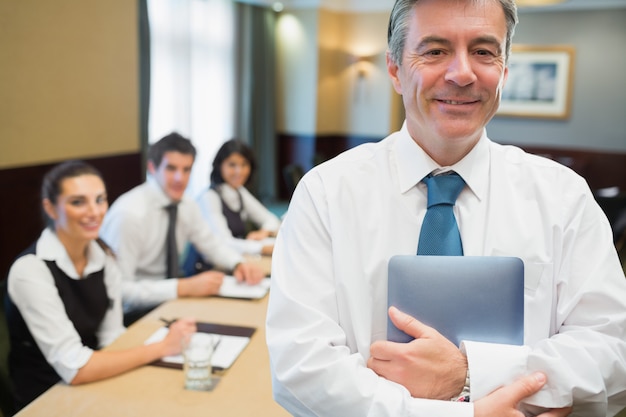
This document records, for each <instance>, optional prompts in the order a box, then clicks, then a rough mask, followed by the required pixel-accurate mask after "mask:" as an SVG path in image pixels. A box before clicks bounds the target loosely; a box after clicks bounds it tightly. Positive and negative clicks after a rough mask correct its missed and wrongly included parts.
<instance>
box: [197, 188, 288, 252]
mask: <svg viewBox="0 0 626 417" xmlns="http://www.w3.org/2000/svg"><path fill="white" fill-rule="evenodd" d="M218 187H219V191H220V193H221V194H222V197H223V198H224V202H225V203H226V205H227V206H228V208H230V209H231V210H233V211H239V210H240V209H241V218H242V220H243V221H244V222H245V221H248V220H249V221H251V222H252V223H253V224H254V225H255V226H257V227H258V228H259V229H263V230H269V231H276V230H278V228H279V227H280V220H279V219H278V217H276V216H275V215H274V214H273V213H272V212H271V211H269V210H268V209H267V208H265V206H263V204H261V202H260V201H259V200H257V199H256V198H255V197H254V196H253V195H252V194H251V193H250V192H249V191H248V190H247V189H246V188H245V187H239V189H234V188H233V187H231V186H230V185H228V184H226V183H223V184H220V185H218ZM238 191H239V192H238ZM240 194H241V201H240V200H239V195H240ZM242 203H243V208H242V207H241V205H242ZM198 204H199V205H200V210H201V211H202V215H203V216H204V218H205V219H206V220H207V221H208V222H209V225H210V226H211V230H213V233H215V234H216V235H218V236H220V237H222V238H223V239H224V240H226V241H227V242H228V244H229V245H230V246H231V247H232V248H233V249H235V250H236V251H238V252H239V253H242V254H251V255H259V254H260V253H261V250H262V249H263V246H265V245H267V244H272V243H274V239H273V238H270V239H266V240H252V239H238V238H236V237H234V236H233V234H232V232H231V231H230V228H229V227H228V222H227V220H226V216H224V213H223V211H222V200H221V199H220V195H219V193H218V192H217V191H216V190H213V189H211V188H209V189H208V190H206V191H205V192H203V193H202V194H200V196H199V197H198Z"/></svg>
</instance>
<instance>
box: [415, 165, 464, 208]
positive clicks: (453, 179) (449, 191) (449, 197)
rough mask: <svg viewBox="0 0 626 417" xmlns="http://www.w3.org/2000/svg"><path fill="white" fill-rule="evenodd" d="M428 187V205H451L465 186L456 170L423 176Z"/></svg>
mask: <svg viewBox="0 0 626 417" xmlns="http://www.w3.org/2000/svg"><path fill="white" fill-rule="evenodd" d="M423 181H424V183H425V184H426V186H427V187H428V207H431V206H436V205H438V204H447V205H451V206H453V205H454V203H455V201H456V199H457V197H458V196H459V194H460V193H461V190H463V187H465V181H463V178H461V176H460V175H459V174H457V173H456V172H452V173H450V174H443V175H428V176H427V177H426V178H424V180H423Z"/></svg>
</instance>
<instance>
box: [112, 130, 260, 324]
mask: <svg viewBox="0 0 626 417" xmlns="http://www.w3.org/2000/svg"><path fill="white" fill-rule="evenodd" d="M195 155H196V150H195V148H194V146H193V144H192V143H191V142H190V141H189V140H188V139H186V138H184V137H182V136H181V135H179V134H177V133H172V134H169V135H167V136H165V137H164V138H162V139H161V140H159V141H158V142H156V143H154V144H152V145H151V146H150V149H149V151H148V173H149V176H148V179H147V181H146V182H145V183H143V184H141V185H139V186H137V187H135V188H133V189H132V190H130V191H128V192H126V193H124V194H123V195H121V196H120V197H119V198H118V199H117V200H116V201H115V202H114V203H113V204H112V206H111V208H110V209H109V211H108V213H107V215H106V217H105V220H104V224H103V227H102V232H101V236H102V238H103V240H104V241H106V242H107V243H108V244H109V245H110V246H111V247H112V248H113V250H114V252H115V254H116V257H117V259H118V262H119V265H120V268H121V270H122V273H123V277H124V282H123V284H122V295H123V303H124V312H125V314H126V316H127V317H126V318H127V320H126V322H127V323H128V322H129V321H132V319H134V318H137V317H136V316H137V314H141V313H143V312H145V311H146V310H147V309H150V308H152V307H154V306H156V305H157V304H159V303H161V302H163V301H166V300H170V299H174V298H177V297H201V296H209V295H214V294H217V293H218V291H219V288H220V286H221V284H222V281H223V278H224V272H222V271H229V272H232V274H233V275H234V276H235V277H236V278H237V279H239V280H240V281H245V282H247V283H250V284H256V283H258V282H259V281H260V280H261V279H262V278H263V276H264V274H263V271H262V270H261V269H260V268H259V267H258V266H256V265H254V264H251V263H246V262H244V260H243V258H242V257H241V255H240V254H238V253H237V252H235V251H234V250H232V249H230V248H229V246H228V245H226V244H225V243H224V242H223V241H222V240H221V239H220V238H218V237H216V236H215V235H213V234H212V232H211V230H210V227H209V225H208V224H207V223H206V222H205V221H204V219H203V217H202V214H201V212H200V208H199V207H198V205H197V203H196V202H195V201H194V200H193V199H190V198H188V197H186V196H185V195H184V192H185V189H186V188H187V184H188V182H189V176H190V174H191V168H192V166H193V162H194V159H195ZM172 203H175V204H176V205H177V212H178V213H177V218H176V228H175V233H176V244H177V249H178V254H180V255H181V258H182V254H183V252H184V250H185V248H186V247H187V245H188V243H189V242H191V243H193V245H194V246H195V247H196V248H197V249H198V251H199V252H200V253H201V254H202V255H203V256H204V257H205V258H206V259H207V260H209V261H210V262H212V263H213V264H214V265H215V266H216V268H218V269H219V270H212V271H205V272H202V273H199V274H197V275H194V276H191V277H188V278H184V279H181V277H180V275H175V276H168V274H167V272H166V271H167V269H166V265H167V262H166V257H167V253H166V236H167V231H168V224H169V217H168V212H167V210H166V207H167V206H169V205H170V204H172ZM166 278H174V279H166Z"/></svg>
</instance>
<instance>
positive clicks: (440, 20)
mask: <svg viewBox="0 0 626 417" xmlns="http://www.w3.org/2000/svg"><path fill="white" fill-rule="evenodd" d="M409 19H410V21H409V30H408V34H407V38H406V43H405V46H404V51H403V54H402V64H401V65H397V64H396V63H394V62H392V60H391V59H390V57H389V55H388V56H387V68H388V72H389V75H390V76H391V79H392V82H393V85H394V88H395V90H396V91H397V92H398V93H399V94H402V96H403V101H404V107H405V110H406V118H407V127H408V130H409V133H410V134H411V137H412V138H413V139H414V140H415V141H416V142H417V143H418V144H419V145H420V146H421V147H422V148H423V149H424V150H425V151H426V152H427V153H428V154H429V155H430V156H431V157H432V158H433V159H434V160H435V161H437V162H438V163H440V164H441V165H451V164H453V163H455V162H458V160H460V159H461V158H462V157H463V156H465V155H466V154H467V153H468V152H469V151H470V150H471V149H472V147H473V146H474V145H475V144H476V142H478V140H479V139H480V136H481V134H482V131H483V128H484V127H485V126H486V125H487V123H488V122H489V120H490V119H491V118H492V117H493V115H494V114H495V112H496V110H497V108H498V105H499V102H500V95H501V91H502V87H503V86H504V81H505V80H506V76H507V68H506V66H505V60H506V56H505V53H506V34H507V27H506V21H505V17H504V12H503V10H502V8H501V6H500V5H499V3H498V2H496V1H484V2H470V1H466V2H463V1H458V0H420V1H419V2H418V3H416V5H415V6H414V8H413V11H412V13H411V15H410V17H409Z"/></svg>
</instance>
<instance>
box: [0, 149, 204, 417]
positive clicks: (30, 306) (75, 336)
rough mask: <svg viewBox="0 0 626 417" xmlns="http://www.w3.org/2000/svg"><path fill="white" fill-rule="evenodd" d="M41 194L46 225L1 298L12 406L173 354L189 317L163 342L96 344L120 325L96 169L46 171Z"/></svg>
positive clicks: (74, 164)
mask: <svg viewBox="0 0 626 417" xmlns="http://www.w3.org/2000/svg"><path fill="white" fill-rule="evenodd" d="M41 200H42V205H43V210H44V213H45V215H46V216H47V219H48V227H46V228H45V229H44V231H43V232H42V233H41V236H40V237H39V239H38V240H37V241H36V242H35V243H34V244H33V245H31V246H30V247H29V248H28V249H26V250H25V251H24V252H23V253H22V254H20V255H19V256H18V258H17V259H16V261H15V262H14V263H13V265H12V266H11V269H10V271H9V275H8V281H7V285H8V287H7V290H8V292H7V298H6V300H5V309H6V318H7V324H8V327H9V334H10V342H11V350H10V353H9V373H10V376H11V381H12V385H13V399H14V406H15V408H16V409H17V410H19V409H21V408H23V407H24V406H26V405H27V404H28V403H29V402H31V401H32V400H34V399H35V398H36V397H37V396H39V395H40V394H41V393H43V392H44V391H45V390H47V389H48V388H50V387H51V386H52V385H54V384H55V383H57V382H58V381H60V380H63V381H64V382H66V383H68V384H72V385H77V384H82V383H86V382H91V381H96V380H100V379H104V378H108V377H111V376H114V375H118V374H121V373H123V372H126V371H128V370H131V369H133V368H137V367H139V366H141V365H145V364H148V363H150V362H153V361H155V360H157V359H159V358H161V357H163V356H168V355H174V354H178V353H180V351H181V342H182V339H183V337H184V336H185V335H187V334H189V333H192V332H194V331H195V327H196V326H195V323H194V321H193V320H192V319H183V320H179V321H178V322H176V323H174V324H173V325H172V326H171V327H170V332H169V334H168V336H167V337H166V338H165V339H164V340H163V341H161V342H157V343H153V344H150V345H141V346H137V347H135V348H131V349H126V350H119V351H101V350H99V349H100V348H102V347H104V346H107V345H108V344H110V343H111V342H113V341H114V340H115V339H116V338H117V337H118V336H119V335H120V334H121V333H123V332H124V330H125V328H124V326H123V324H122V304H121V290H120V285H121V274H120V272H119V270H118V268H117V265H116V262H115V258H114V257H113V255H112V253H111V251H110V250H109V249H108V247H107V246H106V245H105V244H104V243H103V242H102V241H101V240H100V239H99V238H98V232H99V230H100V225H101V223H102V219H103V217H104V215H105V213H106V211H107V208H108V202H107V194H106V189H105V185H104V181H103V179H102V176H101V175H100V173H99V172H98V171H97V170H96V169H95V168H94V167H92V166H91V165H89V164H87V163H85V162H82V161H68V162H65V163H62V164H60V165H57V166H56V167H54V168H53V169H52V170H51V171H49V172H48V173H47V174H46V175H45V177H44V179H43V185H42V193H41Z"/></svg>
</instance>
